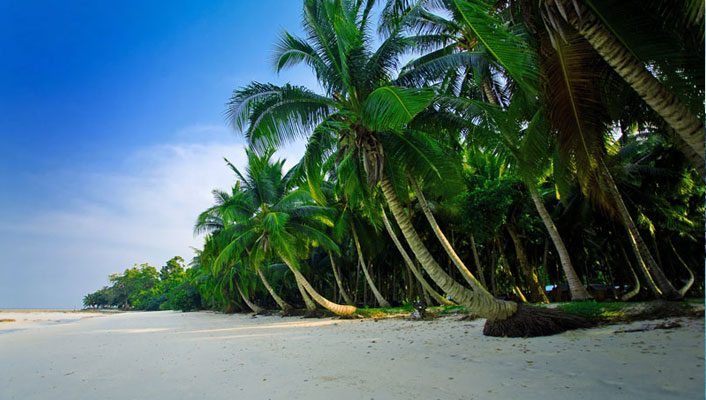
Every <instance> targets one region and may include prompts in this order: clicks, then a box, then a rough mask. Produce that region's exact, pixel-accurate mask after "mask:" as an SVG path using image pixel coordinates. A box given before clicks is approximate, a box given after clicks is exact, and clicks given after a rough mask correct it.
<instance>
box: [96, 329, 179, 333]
mask: <svg viewBox="0 0 706 400" xmlns="http://www.w3.org/2000/svg"><path fill="white" fill-rule="evenodd" d="M168 330H169V328H145V329H96V330H93V331H89V332H86V333H153V332H164V331H168Z"/></svg>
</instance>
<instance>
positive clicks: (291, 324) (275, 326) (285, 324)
mask: <svg viewBox="0 0 706 400" xmlns="http://www.w3.org/2000/svg"><path fill="white" fill-rule="evenodd" d="M346 322H353V320H328V321H312V322H283V323H281V324H270V325H261V326H237V327H233V328H219V329H203V330H198V331H185V332H179V333H214V332H231V331H245V330H253V329H284V328H312V327H316V326H326V325H338V324H341V323H346Z"/></svg>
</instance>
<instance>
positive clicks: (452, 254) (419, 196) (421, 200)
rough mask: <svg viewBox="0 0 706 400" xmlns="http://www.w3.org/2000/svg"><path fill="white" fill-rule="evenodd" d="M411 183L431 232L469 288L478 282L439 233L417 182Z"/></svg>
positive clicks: (441, 233)
mask: <svg viewBox="0 0 706 400" xmlns="http://www.w3.org/2000/svg"><path fill="white" fill-rule="evenodd" d="M410 181H411V182H412V188H413V189H414V195H415V196H417V199H418V200H419V205H421V206H422V210H423V211H424V215H425V216H426V217H427V221H429V225H431V230H432V231H434V234H435V235H436V238H437V239H439V242H441V246H442V247H443V248H444V250H446V254H448V255H449V258H451V261H453V263H454V265H455V266H456V268H458V270H459V272H460V273H461V275H462V276H463V278H464V279H465V280H466V282H468V284H469V285H471V287H472V286H473V282H474V281H475V282H478V281H477V280H476V278H475V276H473V274H472V273H471V271H469V270H468V268H466V264H464V263H463V261H461V257H459V256H458V254H456V251H454V249H453V247H451V243H449V241H448V239H446V235H444V232H442V231H441V228H440V227H439V224H437V223H436V218H434V214H432V213H431V210H430V209H429V204H428V203H427V200H426V199H425V198H424V193H422V191H421V190H420V189H419V185H417V182H416V181H415V180H414V179H410Z"/></svg>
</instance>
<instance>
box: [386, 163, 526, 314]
mask: <svg viewBox="0 0 706 400" xmlns="http://www.w3.org/2000/svg"><path fill="white" fill-rule="evenodd" d="M381 186H382V192H383V195H384V196H385V200H386V201H387V204H388V206H389V207H390V211H392V215H393V216H394V217H395V220H396V221H397V224H398V225H399V227H400V230H401V231H402V234H403V235H404V237H405V239H406V240H407V243H408V244H409V247H410V248H411V249H412V252H413V253H414V255H415V256H416V257H417V260H419V262H420V263H421V264H422V267H423V268H424V270H426V271H427V273H428V274H429V276H430V277H431V278H432V279H433V280H434V282H436V284H437V285H439V287H440V288H441V289H443V290H444V291H445V292H446V293H448V294H450V295H451V297H453V299H454V300H455V301H456V302H457V303H459V304H461V305H463V306H464V307H466V309H467V310H468V312H470V313H471V314H474V315H478V316H480V317H483V318H486V319H488V320H490V321H494V320H504V319H506V318H508V317H510V316H512V315H513V314H514V313H515V312H516V311H517V304H516V303H513V302H509V301H503V300H497V299H495V298H494V297H493V296H492V295H491V294H490V293H489V292H488V291H487V290H485V288H484V287H483V286H482V285H481V284H480V282H478V281H477V280H475V279H473V280H472V281H471V282H472V283H471V288H472V289H473V291H471V290H468V289H467V288H465V287H463V286H462V285H461V284H459V283H458V282H456V281H455V280H453V278H451V277H450V276H449V275H448V274H447V273H446V272H445V271H444V270H443V269H442V268H441V266H440V265H439V264H438V263H437V262H436V260H434V258H433V257H432V255H431V253H429V250H427V248H426V246H424V243H423V242H422V239H421V238H420V237H419V234H418V233H417V231H416V230H415V229H414V226H413V225H412V221H411V220H410V219H409V216H408V215H407V214H405V212H404V210H403V209H402V204H401V202H400V200H399V198H398V197H397V194H396V193H395V190H394V189H393V187H392V183H390V180H389V178H388V177H387V175H386V174H385V173H384V172H383V177H382V181H381Z"/></svg>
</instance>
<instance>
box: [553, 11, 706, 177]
mask: <svg viewBox="0 0 706 400" xmlns="http://www.w3.org/2000/svg"><path fill="white" fill-rule="evenodd" d="M557 2H560V3H561V4H563V5H565V6H563V5H559V7H563V8H564V10H565V11H566V14H565V18H566V20H567V21H568V22H569V24H570V25H571V26H573V27H574V28H575V29H576V30H577V31H578V32H579V33H580V34H581V35H582V36H583V37H584V38H585V39H586V40H587V41H588V42H589V43H590V44H591V46H593V48H594V49H595V50H596V52H598V54H600V55H601V57H603V59H604V60H605V61H606V62H607V63H608V64H609V65H610V66H611V67H613V69H614V70H615V72H617V73H618V75H620V76H621V77H622V78H623V79H624V80H625V82H627V83H628V84H629V85H630V86H631V87H632V88H633V89H634V90H635V91H636V92H637V93H638V94H639V95H640V97H642V98H643V99H644V100H645V103H647V104H648V105H649V106H650V108H652V109H653V110H654V111H655V112H656V113H657V114H659V115H660V116H661V117H662V118H663V119H664V120H665V121H666V122H667V124H669V126H671V127H672V128H673V129H674V130H675V131H676V132H677V134H678V135H679V136H680V137H681V138H682V139H683V140H684V142H685V143H686V144H688V145H689V147H691V148H692V149H693V150H694V151H695V152H696V153H697V154H698V155H699V156H700V158H701V159H702V160H703V159H704V122H703V121H701V120H699V119H698V118H697V117H696V116H695V115H694V114H692V113H691V111H689V109H688V108H687V107H686V106H685V105H684V104H683V103H682V102H681V101H679V99H678V98H677V97H676V96H674V95H673V94H672V93H671V92H669V90H667V88H665V87H664V86H663V85H662V84H661V83H660V82H659V81H658V80H657V79H656V78H655V77H654V76H653V75H652V74H651V73H650V72H649V71H648V70H647V69H646V68H645V65H644V64H643V63H642V62H641V61H640V60H639V59H637V57H635V56H633V55H632V53H630V51H629V50H628V49H626V48H625V46H623V45H622V44H621V43H620V42H619V41H618V40H617V39H616V38H615V36H614V35H613V34H612V33H611V31H610V30H609V29H608V27H606V26H605V25H604V24H603V23H602V22H601V21H600V19H599V18H598V17H597V16H596V15H595V14H594V13H593V12H592V11H591V10H590V9H589V8H588V7H586V6H585V4H583V2H581V1H578V2H577V1H572V2H569V0H557ZM574 7H576V8H578V12H579V13H580V17H579V16H578V15H577V10H576V8H574ZM689 159H691V158H689ZM695 168H697V167H696V166H695Z"/></svg>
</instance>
